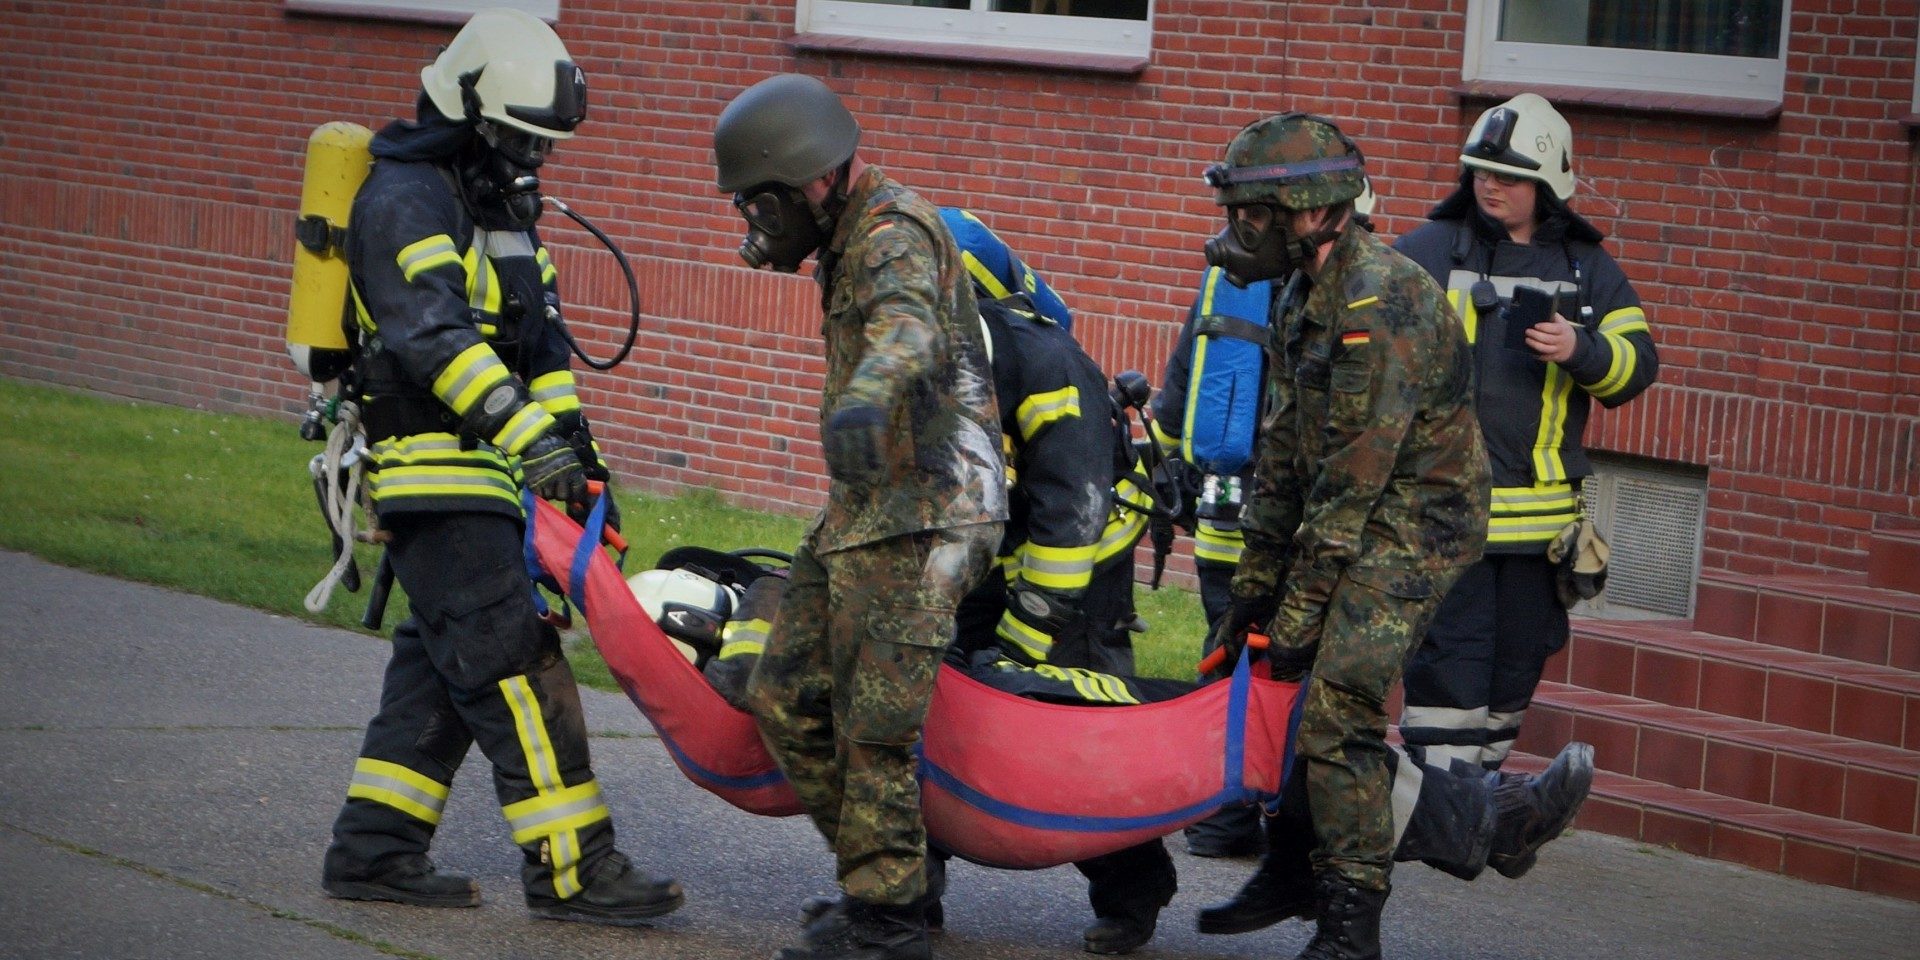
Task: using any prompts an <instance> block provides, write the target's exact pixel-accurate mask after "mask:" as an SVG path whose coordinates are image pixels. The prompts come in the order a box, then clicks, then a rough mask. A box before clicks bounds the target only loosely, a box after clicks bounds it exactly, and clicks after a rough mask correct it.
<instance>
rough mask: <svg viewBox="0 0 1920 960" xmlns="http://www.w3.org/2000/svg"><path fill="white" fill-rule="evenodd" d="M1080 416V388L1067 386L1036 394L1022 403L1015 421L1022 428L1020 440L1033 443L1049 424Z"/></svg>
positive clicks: (1016, 411)
mask: <svg viewBox="0 0 1920 960" xmlns="http://www.w3.org/2000/svg"><path fill="white" fill-rule="evenodd" d="M1079 415H1080V388H1079V387H1075V386H1065V387H1061V388H1060V389H1058V390H1048V391H1046V392H1045V393H1036V394H1033V395H1031V396H1029V397H1027V398H1026V399H1025V400H1022V401H1020V406H1019V408H1018V409H1016V410H1015V411H1014V413H1013V419H1014V422H1015V423H1017V424H1019V426H1020V439H1022V440H1028V441H1031V440H1032V439H1033V438H1034V435H1035V434H1038V433H1039V432H1040V431H1041V429H1042V428H1044V427H1045V426H1046V425H1047V424H1050V423H1052V422H1054V421H1055V420H1063V419H1066V418H1067V417H1077V416H1079Z"/></svg>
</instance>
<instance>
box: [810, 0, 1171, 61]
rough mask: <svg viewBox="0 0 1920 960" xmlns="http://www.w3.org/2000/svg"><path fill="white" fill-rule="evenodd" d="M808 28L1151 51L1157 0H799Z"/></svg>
mask: <svg viewBox="0 0 1920 960" xmlns="http://www.w3.org/2000/svg"><path fill="white" fill-rule="evenodd" d="M794 26H795V27H796V28H797V29H798V30H799V31H800V32H801V33H816V34H832V35H838V36H850V37H870V38H874V39H879V40H899V41H908V42H914V41H918V42H931V43H954V44H966V45H970V46H984V47H1000V48H1005V49H1012V50H1047V51H1058V52H1061V53H1091V54H1113V55H1121V56H1130V57H1145V56H1147V55H1148V53H1150V52H1151V51H1152V46H1153V45H1152V39H1153V3H1152V2H1151V0H798V2H797V3H796V4H795V9H794Z"/></svg>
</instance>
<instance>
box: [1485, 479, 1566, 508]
mask: <svg viewBox="0 0 1920 960" xmlns="http://www.w3.org/2000/svg"><path fill="white" fill-rule="evenodd" d="M1578 509H1579V499H1578V494H1577V493H1576V492H1575V490H1574V488H1573V484H1571V483H1546V484H1541V485H1539V486H1534V487H1494V488H1493V510H1492V512H1493V513H1495V514H1509V515H1510V514H1516V513H1533V514H1537V513H1545V512H1549V511H1551V512H1558V513H1565V512H1567V511H1569V510H1578Z"/></svg>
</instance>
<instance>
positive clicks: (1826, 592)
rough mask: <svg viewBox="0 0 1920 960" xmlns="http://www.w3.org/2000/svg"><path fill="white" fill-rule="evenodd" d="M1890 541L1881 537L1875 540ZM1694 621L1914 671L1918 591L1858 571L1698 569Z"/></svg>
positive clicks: (1717, 630)
mask: <svg viewBox="0 0 1920 960" xmlns="http://www.w3.org/2000/svg"><path fill="white" fill-rule="evenodd" d="M1893 539H1895V538H1894V537H1892V536H1888V535H1881V536H1877V537H1876V539H1875V541H1874V542H1875V543H1879V542H1883V541H1891V540H1893ZM1917 542H1920V541H1917ZM1693 626H1694V629H1695V630H1698V631H1700V632H1702V633H1709V634H1715V635H1718V636H1722V637H1732V638H1734V639H1736V640H1752V641H1755V642H1759V643H1765V644H1769V645H1772V646H1779V647H1786V648H1788V649H1792V650H1800V651H1803V652H1806V653H1818V654H1822V655H1825V656H1830V657H1838V658H1841V659H1845V660H1855V661H1859V662H1861V663H1870V664H1874V665H1876V666H1887V667H1893V668H1895V669H1899V670H1910V671H1920V594H1915V593H1907V592H1903V591H1900V590H1890V589H1885V588H1882V587H1876V586H1873V585H1871V584H1870V583H1869V581H1868V578H1866V577H1864V576H1857V575H1856V576H1850V575H1845V574H1822V575H1816V576H1770V577H1734V576H1731V575H1728V574H1704V575H1702V576H1701V578H1700V585H1699V589H1698V592H1697V594H1696V600H1695V603H1694V621H1693Z"/></svg>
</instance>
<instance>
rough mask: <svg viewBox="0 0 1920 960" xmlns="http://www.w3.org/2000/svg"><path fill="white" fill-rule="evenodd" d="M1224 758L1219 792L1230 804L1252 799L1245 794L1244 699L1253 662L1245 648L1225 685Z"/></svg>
mask: <svg viewBox="0 0 1920 960" xmlns="http://www.w3.org/2000/svg"><path fill="white" fill-rule="evenodd" d="M1227 682H1228V683H1229V684H1231V686H1229V687H1228V688H1227V756H1226V773H1225V782H1224V783H1222V784H1221V785H1220V792H1221V793H1223V794H1226V795H1227V796H1228V797H1229V799H1232V800H1250V799H1253V798H1252V797H1251V796H1249V795H1248V791H1247V699H1248V696H1249V690H1250V689H1251V688H1252V686H1253V660H1252V658H1251V656H1250V655H1249V651H1248V649H1247V646H1246V644H1241V645H1240V659H1239V660H1238V661H1236V662H1235V663H1234V665H1233V679H1231V680H1229V681H1227Z"/></svg>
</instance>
